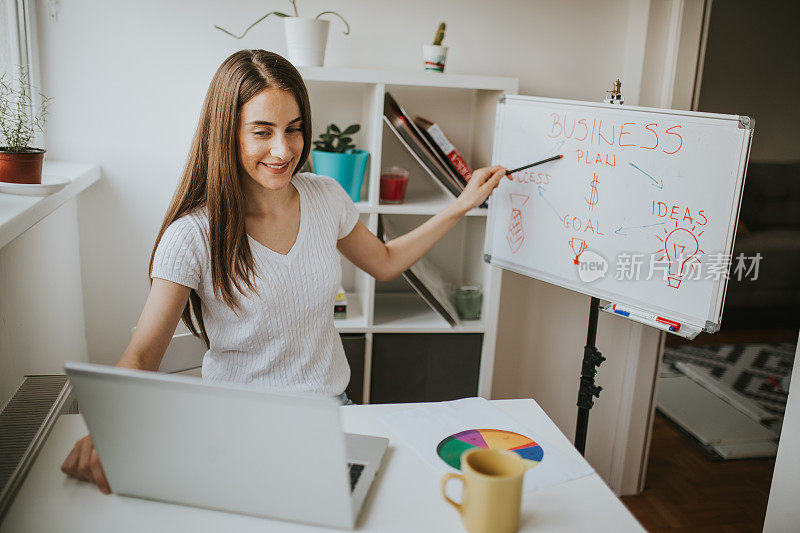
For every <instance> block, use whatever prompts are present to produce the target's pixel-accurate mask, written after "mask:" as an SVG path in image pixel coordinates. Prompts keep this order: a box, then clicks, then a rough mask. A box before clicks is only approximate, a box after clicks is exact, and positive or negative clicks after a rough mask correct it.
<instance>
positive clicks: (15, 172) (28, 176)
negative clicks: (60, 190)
mask: <svg viewBox="0 0 800 533" xmlns="http://www.w3.org/2000/svg"><path fill="white" fill-rule="evenodd" d="M44 152H45V150H42V149H41V148H31V149H30V150H29V151H27V152H9V151H7V149H6V148H5V147H3V146H0V181H4V182H6V183H41V182H42V163H43V162H44Z"/></svg>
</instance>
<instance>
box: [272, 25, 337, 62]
mask: <svg viewBox="0 0 800 533" xmlns="http://www.w3.org/2000/svg"><path fill="white" fill-rule="evenodd" d="M283 24H284V28H285V29H286V51H287V55H288V56H289V57H288V59H289V61H290V62H291V63H292V64H293V65H294V66H296V67H321V66H322V64H323V63H324V62H325V44H326V43H327V41H328V28H329V27H330V25H331V21H329V20H318V19H309V18H300V17H286V18H284V19H283Z"/></svg>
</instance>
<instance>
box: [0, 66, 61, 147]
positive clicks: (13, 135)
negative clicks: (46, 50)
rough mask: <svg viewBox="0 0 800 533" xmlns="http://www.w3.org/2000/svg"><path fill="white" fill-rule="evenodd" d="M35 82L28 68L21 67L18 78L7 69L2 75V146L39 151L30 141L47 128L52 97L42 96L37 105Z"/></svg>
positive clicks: (0, 119) (0, 131)
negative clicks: (35, 102)
mask: <svg viewBox="0 0 800 533" xmlns="http://www.w3.org/2000/svg"><path fill="white" fill-rule="evenodd" d="M32 94H33V86H32V85H31V82H30V78H29V77H28V73H27V71H26V70H25V69H20V70H19V75H18V76H17V79H16V82H15V80H13V79H11V78H10V76H9V77H7V76H6V74H5V73H4V74H3V75H2V76H0V150H2V151H4V152H35V151H38V150H37V149H36V148H33V147H32V146H31V145H30V143H31V140H33V138H34V137H35V136H36V132H37V131H41V132H43V131H44V124H45V122H46V121H47V105H48V104H49V102H50V100H52V98H47V97H46V96H44V95H40V96H41V98H42V101H41V103H40V104H39V107H38V108H35V107H34V103H33V99H32V97H31V95H32Z"/></svg>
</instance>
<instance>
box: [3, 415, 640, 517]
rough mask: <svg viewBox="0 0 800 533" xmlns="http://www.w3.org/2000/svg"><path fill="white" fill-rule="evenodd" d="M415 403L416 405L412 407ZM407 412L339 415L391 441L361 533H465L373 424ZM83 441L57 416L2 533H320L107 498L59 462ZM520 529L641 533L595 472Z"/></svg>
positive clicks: (77, 420)
mask: <svg viewBox="0 0 800 533" xmlns="http://www.w3.org/2000/svg"><path fill="white" fill-rule="evenodd" d="M492 403H493V404H494V405H495V406H497V407H499V408H500V409H502V410H504V411H506V412H507V413H508V414H509V415H511V416H513V417H514V418H516V419H517V420H518V421H520V422H521V423H523V424H524V425H525V426H527V427H530V428H532V429H536V430H537V432H538V434H541V435H543V434H544V433H547V434H548V438H549V442H550V443H551V445H556V446H558V447H559V448H562V449H563V450H566V451H567V452H568V453H570V454H571V455H573V456H574V457H576V458H579V459H580V460H583V459H582V458H580V455H579V454H578V452H577V451H576V450H575V448H574V447H572V445H571V444H570V443H569V441H568V440H567V439H566V437H564V435H563V434H562V433H561V432H559V431H558V429H557V428H556V426H555V424H553V422H552V421H551V420H550V419H549V418H548V417H547V415H546V414H545V413H544V411H542V409H541V408H540V407H539V406H538V405H537V404H536V402H534V401H533V400H498V401H494V402H492ZM414 405H419V404H414ZM407 407H408V404H405V405H403V404H395V405H370V406H349V407H342V421H343V422H342V423H343V426H344V430H345V431H349V432H353V433H365V434H371V435H381V436H386V437H389V438H390V439H391V443H390V445H389V450H388V451H387V452H386V457H385V458H384V462H383V466H382V468H381V470H380V471H379V472H378V477H377V479H376V480H375V482H374V484H373V486H372V488H371V490H370V494H369V495H368V496H367V500H366V502H365V503H364V508H363V510H362V512H361V516H360V517H359V520H358V523H357V529H358V530H360V531H395V532H404V533H407V532H411V531H414V532H417V531H437V532H441V531H453V532H463V531H464V529H463V527H462V525H461V520H460V517H459V516H458V514H457V513H456V511H455V510H454V509H453V508H452V507H450V506H449V505H448V504H447V503H446V502H445V501H444V500H443V499H442V496H441V493H440V485H441V478H440V476H439V474H438V473H437V472H436V471H434V470H433V469H432V468H431V467H430V466H429V465H428V464H426V463H425V462H424V461H422V459H420V458H419V457H418V456H417V455H416V454H415V453H414V452H413V451H412V450H411V449H409V448H407V447H405V446H403V445H402V444H400V443H398V442H397V440H396V439H393V438H392V435H391V434H390V433H389V431H388V429H387V428H386V426H384V425H383V423H381V422H380V420H379V419H378V417H379V416H381V415H382V414H385V413H389V412H392V411H396V410H401V409H406V408H407ZM85 434H86V426H85V425H84V423H83V419H82V418H81V417H80V415H65V416H62V417H61V418H60V420H59V421H58V422H57V424H56V426H55V427H54V429H53V432H52V433H51V435H50V437H49V439H48V441H47V442H46V443H45V446H44V448H43V449H42V452H41V454H40V456H39V457H38V458H37V459H36V462H35V463H34V465H33V468H32V469H31V471H30V473H29V474H28V477H27V479H26V480H25V483H24V484H23V486H22V488H21V489H20V492H19V493H18V495H17V498H16V500H15V501H14V503H13V505H12V506H11V509H9V511H8V514H7V515H6V517H5V519H4V520H3V522H2V524H0V533H19V532H23V531H24V532H26V533H37V532H42V533H45V532H46V533H50V532H53V531H60V532H81V533H92V532H98V533H99V532H106V531H115V532H131V533H133V532H137V533H138V532H141V531H192V532H193V533H201V532H209V533H212V532H213V533H219V532H221V531H230V532H237V533H239V532H242V533H246V532H251V531H252V532H256V531H257V532H259V533H262V532H264V531H270V532H273V531H280V532H313V531H323V530H325V528H319V527H314V526H307V525H301V524H293V523H289V522H280V521H272V520H265V519H263V518H255V517H250V516H242V515H236V514H231V513H224V512H219V511H210V510H206V509H198V508H193V507H185V506H181V505H173V504H165V503H160V502H153V501H148V500H142V499H138V498H130V497H125V496H117V495H115V494H111V495H109V496H104V495H103V494H101V493H100V492H99V491H98V490H97V488H96V487H94V486H93V485H90V484H88V483H86V482H82V481H77V480H74V479H71V478H67V477H66V476H65V475H64V474H63V473H61V471H60V466H61V463H62V462H63V460H64V458H65V457H66V455H67V453H68V452H69V450H70V449H72V446H73V444H74V443H75V441H76V440H77V439H78V438H80V437H82V436H83V435H85ZM520 530H521V531H536V532H544V531H563V532H576V531H615V532H624V531H637V532H640V531H644V529H642V527H641V526H640V525H639V523H638V522H637V521H636V519H635V518H634V517H633V516H632V515H631V514H630V513H629V512H628V510H627V509H626V508H625V506H623V505H622V503H621V502H620V501H619V499H618V498H617V497H616V496H615V495H614V493H613V492H611V490H610V489H609V488H608V487H607V486H606V484H605V483H604V482H603V480H602V479H600V476H598V475H597V474H596V473H595V474H591V475H589V476H586V477H583V478H580V479H576V480H573V481H569V482H567V483H562V484H561V485H557V486H554V487H550V488H547V489H544V490H539V491H535V492H528V493H525V494H523V502H522V518H521V522H520Z"/></svg>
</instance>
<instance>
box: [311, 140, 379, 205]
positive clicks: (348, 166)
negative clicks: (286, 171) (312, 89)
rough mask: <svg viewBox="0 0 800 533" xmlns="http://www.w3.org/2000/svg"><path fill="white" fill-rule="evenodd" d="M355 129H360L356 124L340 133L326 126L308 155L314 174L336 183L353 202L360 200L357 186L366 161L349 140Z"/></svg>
mask: <svg viewBox="0 0 800 533" xmlns="http://www.w3.org/2000/svg"><path fill="white" fill-rule="evenodd" d="M359 129H361V126H359V125H358V124H352V125H350V126H348V127H347V128H345V129H344V130H341V129H340V128H339V126H337V125H336V124H329V125H328V127H327V129H326V130H325V133H321V134H320V136H319V140H318V141H314V150H312V151H311V157H312V159H313V160H314V172H315V173H317V174H322V175H325V176H330V177H332V178H333V179H335V180H336V181H338V182H339V184H340V185H341V186H342V188H343V189H344V190H345V191H346V192H347V194H349V195H350V198H352V199H353V201H354V202H358V201H359V200H360V199H361V185H362V183H363V182H364V172H365V171H366V170H367V162H368V161H369V153H368V152H366V151H364V150H357V149H356V145H355V144H353V142H352V141H353V138H352V137H350V135H353V134H355V133H357V132H358V130H359Z"/></svg>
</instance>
